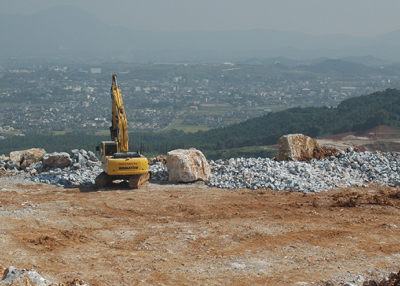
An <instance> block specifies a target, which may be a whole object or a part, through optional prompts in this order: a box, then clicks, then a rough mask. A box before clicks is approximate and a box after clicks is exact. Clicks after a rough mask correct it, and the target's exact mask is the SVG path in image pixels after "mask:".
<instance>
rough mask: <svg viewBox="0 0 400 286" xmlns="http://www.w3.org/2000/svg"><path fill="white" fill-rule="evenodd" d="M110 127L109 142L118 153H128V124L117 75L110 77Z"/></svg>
mask: <svg viewBox="0 0 400 286" xmlns="http://www.w3.org/2000/svg"><path fill="white" fill-rule="evenodd" d="M110 93H111V101H112V123H111V124H112V125H111V127H110V133H111V140H112V141H116V142H117V143H118V146H119V150H118V152H123V153H125V152H129V137H128V122H127V119H126V114H125V108H124V103H123V101H122V96H121V89H120V87H119V86H118V84H117V75H116V74H113V75H112V85H111V92H110Z"/></svg>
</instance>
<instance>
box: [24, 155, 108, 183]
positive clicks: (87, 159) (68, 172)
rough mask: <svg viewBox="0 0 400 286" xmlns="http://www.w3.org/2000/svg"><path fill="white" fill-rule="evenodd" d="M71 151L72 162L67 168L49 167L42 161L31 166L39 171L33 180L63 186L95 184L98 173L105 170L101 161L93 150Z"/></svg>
mask: <svg viewBox="0 0 400 286" xmlns="http://www.w3.org/2000/svg"><path fill="white" fill-rule="evenodd" d="M71 153H72V155H71V161H72V163H71V165H69V166H67V167H65V168H48V167H45V166H44V165H43V164H42V163H40V162H39V163H37V164H35V165H33V166H30V169H31V168H34V169H35V171H36V172H37V173H38V175H36V176H34V177H32V180H33V181H34V182H37V183H44V184H53V185H57V186H63V187H70V186H90V185H93V184H94V180H95V178H96V177H97V175H98V174H100V173H101V172H102V171H103V170H102V168H101V162H100V161H99V160H98V159H97V157H96V155H95V154H94V153H93V152H92V151H85V150H78V149H74V150H72V151H71Z"/></svg>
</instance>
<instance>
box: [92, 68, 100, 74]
mask: <svg viewBox="0 0 400 286" xmlns="http://www.w3.org/2000/svg"><path fill="white" fill-rule="evenodd" d="M90 73H92V74H95V73H101V68H91V69H90Z"/></svg>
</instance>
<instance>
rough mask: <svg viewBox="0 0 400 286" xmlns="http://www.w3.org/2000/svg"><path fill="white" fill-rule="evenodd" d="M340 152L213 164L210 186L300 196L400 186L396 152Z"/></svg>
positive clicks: (398, 160)
mask: <svg viewBox="0 0 400 286" xmlns="http://www.w3.org/2000/svg"><path fill="white" fill-rule="evenodd" d="M349 151H350V152H344V151H340V152H339V153H338V154H337V155H336V156H331V157H330V158H328V159H324V160H315V159H313V160H311V161H309V162H308V163H306V162H285V161H282V162H277V161H273V160H271V159H268V158H257V159H255V158H238V159H229V160H226V161H223V160H217V161H215V162H214V161H211V162H210V164H211V169H212V175H211V177H210V179H209V180H208V181H207V185H209V186H214V187H218V188H224V189H237V188H249V189H254V190H255V189H260V188H271V189H273V190H279V191H281V190H294V191H299V192H304V193H308V192H320V191H324V190H329V189H335V188H342V187H348V186H358V187H360V186H365V185H366V184H367V183H378V184H382V185H387V186H397V185H398V183H399V182H400V167H399V164H400V154H399V153H396V152H386V153H381V152H362V153H357V152H354V151H353V150H352V149H351V148H350V149H349Z"/></svg>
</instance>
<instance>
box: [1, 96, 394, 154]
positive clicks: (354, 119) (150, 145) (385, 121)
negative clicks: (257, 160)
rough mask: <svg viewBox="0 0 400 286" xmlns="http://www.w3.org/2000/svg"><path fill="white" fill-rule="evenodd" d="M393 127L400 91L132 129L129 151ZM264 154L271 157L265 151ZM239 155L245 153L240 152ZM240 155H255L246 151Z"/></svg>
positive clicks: (19, 145)
mask: <svg viewBox="0 0 400 286" xmlns="http://www.w3.org/2000/svg"><path fill="white" fill-rule="evenodd" d="M379 125H388V126H393V127H400V91H399V90H397V89H386V90H385V91H380V92H374V93H372V94H369V95H364V96H360V97H354V98H350V99H347V100H344V101H343V102H341V103H340V104H339V105H338V106H337V107H336V108H329V107H306V108H302V107H295V108H290V109H287V110H284V111H280V112H274V113H268V114H266V115H264V116H261V117H257V118H253V119H249V120H247V121H245V122H241V123H237V124H233V125H230V126H227V127H225V128H217V129H211V130H208V131H197V132H195V133H184V132H183V131H177V130H171V131H168V132H131V133H130V135H129V136H130V149H131V150H132V151H136V150H140V147H141V143H143V146H144V148H143V151H144V153H145V154H149V155H157V154H166V153H167V152H168V151H170V150H173V149H178V148H190V147H194V148H197V149H199V150H202V151H203V152H204V153H205V154H210V155H211V156H212V157H214V158H217V157H218V156H222V157H223V155H224V154H230V155H232V154H233V156H234V155H235V152H227V150H230V149H237V148H243V147H249V146H263V145H273V144H276V143H277V141H278V139H279V138H280V137H281V136H283V135H285V134H293V133H302V134H305V135H308V136H310V137H318V136H323V135H332V134H340V133H346V132H353V131H363V130H368V129H370V128H373V127H376V126H379ZM102 140H109V138H108V137H107V136H96V135H87V134H83V133H67V134H64V135H43V134H27V135H26V136H25V137H16V136H14V137H9V138H6V139H4V140H2V141H1V147H0V154H8V153H9V152H11V151H14V150H23V149H28V148H34V147H40V148H44V149H45V150H46V151H47V152H54V151H66V152H69V151H70V150H71V149H85V150H95V147H96V146H97V145H98V144H99V143H100V141H102ZM255 152H257V154H258V155H261V156H264V155H265V156H272V155H273V154H270V153H265V152H264V153H263V152H261V153H260V150H257V151H255ZM239 153H240V152H239ZM239 153H236V154H237V155H238V156H240V154H244V156H252V155H257V154H252V153H251V152H250V153H246V152H244V153H243V152H242V153H240V154H239Z"/></svg>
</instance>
